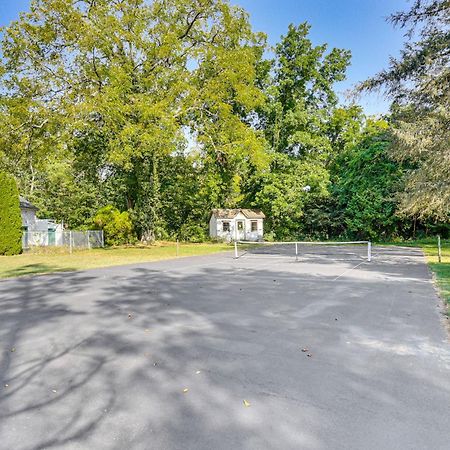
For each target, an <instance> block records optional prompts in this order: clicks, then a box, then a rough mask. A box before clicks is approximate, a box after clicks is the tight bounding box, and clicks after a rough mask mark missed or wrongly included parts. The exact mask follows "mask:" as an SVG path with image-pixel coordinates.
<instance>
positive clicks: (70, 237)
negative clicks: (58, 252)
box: [69, 230, 72, 254]
mask: <svg viewBox="0 0 450 450" xmlns="http://www.w3.org/2000/svg"><path fill="white" fill-rule="evenodd" d="M69 249H70V250H69V251H70V254H72V230H70V231H69Z"/></svg>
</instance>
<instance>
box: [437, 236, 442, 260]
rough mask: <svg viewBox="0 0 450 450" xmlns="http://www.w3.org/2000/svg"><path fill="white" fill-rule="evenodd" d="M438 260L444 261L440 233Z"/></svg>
mask: <svg viewBox="0 0 450 450" xmlns="http://www.w3.org/2000/svg"><path fill="white" fill-rule="evenodd" d="M438 261H439V262H442V251H441V236H440V235H438Z"/></svg>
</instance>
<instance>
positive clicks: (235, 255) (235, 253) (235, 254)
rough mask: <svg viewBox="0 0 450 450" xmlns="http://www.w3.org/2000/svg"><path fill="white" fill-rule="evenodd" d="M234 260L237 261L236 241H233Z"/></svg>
mask: <svg viewBox="0 0 450 450" xmlns="http://www.w3.org/2000/svg"><path fill="white" fill-rule="evenodd" d="M234 258H235V259H238V249H237V241H234Z"/></svg>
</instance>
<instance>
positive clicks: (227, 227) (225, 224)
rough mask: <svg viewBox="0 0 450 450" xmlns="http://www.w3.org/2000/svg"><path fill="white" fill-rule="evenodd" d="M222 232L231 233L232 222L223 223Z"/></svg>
mask: <svg viewBox="0 0 450 450" xmlns="http://www.w3.org/2000/svg"><path fill="white" fill-rule="evenodd" d="M222 231H227V232H228V231H230V222H223V223H222Z"/></svg>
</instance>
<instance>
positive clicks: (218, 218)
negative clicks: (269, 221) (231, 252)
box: [209, 209, 266, 242]
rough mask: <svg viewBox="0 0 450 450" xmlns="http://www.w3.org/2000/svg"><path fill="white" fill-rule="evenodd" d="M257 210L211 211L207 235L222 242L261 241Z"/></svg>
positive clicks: (261, 218)
mask: <svg viewBox="0 0 450 450" xmlns="http://www.w3.org/2000/svg"><path fill="white" fill-rule="evenodd" d="M265 218H266V216H265V215H264V213H263V212H262V211H260V210H259V209H213V210H212V212H211V218H210V220H209V235H210V236H211V237H212V238H218V239H223V240H224V241H228V242H230V241H235V240H236V241H261V240H262V239H263V236H264V227H263V221H264V219H265Z"/></svg>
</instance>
